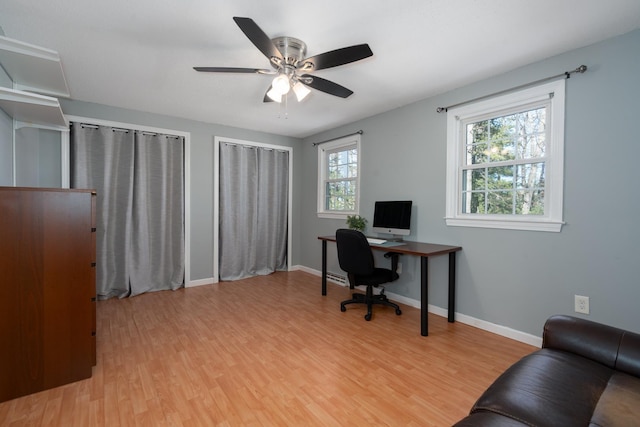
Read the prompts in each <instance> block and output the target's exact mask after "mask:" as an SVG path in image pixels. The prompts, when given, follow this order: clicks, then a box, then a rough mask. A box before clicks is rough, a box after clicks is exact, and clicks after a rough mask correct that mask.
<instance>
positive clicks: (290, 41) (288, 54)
mask: <svg viewBox="0 0 640 427" xmlns="http://www.w3.org/2000/svg"><path fill="white" fill-rule="evenodd" d="M271 41H272V42H273V44H274V45H275V46H276V47H277V48H278V50H279V51H280V53H282V56H283V58H284V64H285V65H291V66H293V67H295V66H296V64H297V63H298V62H300V61H302V60H303V59H304V57H305V55H306V54H307V45H306V44H305V43H304V42H303V41H302V40H299V39H296V38H293V37H276V38H274V39H271ZM272 65H273V66H274V67H275V68H278V65H277V64H275V63H273V61H272Z"/></svg>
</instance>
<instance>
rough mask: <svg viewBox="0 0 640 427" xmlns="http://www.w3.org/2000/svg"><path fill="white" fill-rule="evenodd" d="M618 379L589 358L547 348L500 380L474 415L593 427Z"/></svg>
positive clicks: (527, 422) (511, 369) (539, 423)
mask: <svg viewBox="0 0 640 427" xmlns="http://www.w3.org/2000/svg"><path fill="white" fill-rule="evenodd" d="M612 374H613V370H612V369H610V368H608V367H606V366H604V365H602V364H600V363H597V362H594V361H593V360H590V359H588V358H585V357H581V356H577V355H575V354H572V353H568V352H564V351H558V350H551V349H541V350H539V351H537V352H535V353H532V354H530V355H528V356H525V357H524V358H522V359H521V360H519V361H518V362H516V363H515V364H514V365H512V366H511V367H510V368H509V369H507V370H506V371H505V372H504V373H503V374H502V375H501V376H500V377H498V379H497V380H496V381H495V382H494V383H493V384H492V385H491V386H490V387H489V388H488V389H487V390H486V391H485V392H484V394H483V395H482V396H480V398H479V399H478V401H477V402H476V404H475V405H474V406H473V408H472V410H471V413H472V414H475V413H476V412H493V413H496V414H502V415H504V416H506V417H509V418H511V419H513V420H517V421H518V422H521V423H524V424H526V425H534V426H575V425H581V426H587V425H589V422H590V420H591V416H592V414H593V413H594V410H595V408H596V405H597V404H598V400H599V399H600V395H601V394H602V392H603V391H604V390H605V388H606V387H607V383H608V382H609V378H610V377H611V375H612ZM492 425H493V424H492Z"/></svg>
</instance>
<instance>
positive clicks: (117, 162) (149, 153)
mask: <svg viewBox="0 0 640 427" xmlns="http://www.w3.org/2000/svg"><path fill="white" fill-rule="evenodd" d="M70 139H71V141H70V142H71V186H72V187H73V188H92V189H95V190H96V191H97V211H96V220H97V236H96V237H97V239H96V240H97V248H96V249H97V250H96V258H97V260H96V261H97V265H96V276H97V277H96V288H97V289H96V290H97V295H98V298H99V299H107V298H111V297H120V298H122V297H127V296H134V295H139V294H142V293H144V292H149V291H157V290H167V289H174V290H175V289H177V288H180V287H182V286H183V284H184V170H183V169H184V166H183V165H184V162H183V158H184V138H182V137H175V136H170V135H159V134H147V133H143V132H139V131H134V130H125V129H116V128H112V127H108V126H94V125H83V124H80V123H72V126H71V138H70Z"/></svg>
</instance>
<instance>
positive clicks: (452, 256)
mask: <svg viewBox="0 0 640 427" xmlns="http://www.w3.org/2000/svg"><path fill="white" fill-rule="evenodd" d="M455 315H456V252H449V309H448V319H447V320H449V322H451V323H453V322H455V321H456V319H455Z"/></svg>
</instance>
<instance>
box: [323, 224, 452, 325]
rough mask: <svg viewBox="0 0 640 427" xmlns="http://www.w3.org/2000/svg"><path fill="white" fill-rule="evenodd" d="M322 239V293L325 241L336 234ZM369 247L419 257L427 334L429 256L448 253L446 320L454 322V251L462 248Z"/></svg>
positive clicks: (423, 322)
mask: <svg viewBox="0 0 640 427" xmlns="http://www.w3.org/2000/svg"><path fill="white" fill-rule="evenodd" d="M318 239H320V240H322V295H326V294H327V242H335V241H336V236H319V237H318ZM371 249H374V250H378V251H385V252H395V253H399V254H407V255H415V256H419V257H420V334H421V335H422V336H425V337H426V336H427V335H429V320H428V317H427V314H428V312H429V309H428V305H429V292H428V291H429V275H428V272H429V257H430V256H436V255H444V254H449V303H448V313H447V320H448V321H449V322H455V311H456V252H458V251H460V250H462V247H460V246H448V245H437V244H434V243H421V242H410V241H405V242H403V244H402V245H397V246H383V245H374V244H372V245H371Z"/></svg>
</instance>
